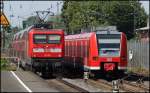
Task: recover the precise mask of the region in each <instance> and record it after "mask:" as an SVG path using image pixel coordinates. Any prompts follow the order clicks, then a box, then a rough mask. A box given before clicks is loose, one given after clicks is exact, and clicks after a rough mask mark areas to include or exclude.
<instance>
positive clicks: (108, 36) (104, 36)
mask: <svg viewBox="0 0 150 93" xmlns="http://www.w3.org/2000/svg"><path fill="white" fill-rule="evenodd" d="M97 37H98V38H100V39H120V37H121V34H97Z"/></svg>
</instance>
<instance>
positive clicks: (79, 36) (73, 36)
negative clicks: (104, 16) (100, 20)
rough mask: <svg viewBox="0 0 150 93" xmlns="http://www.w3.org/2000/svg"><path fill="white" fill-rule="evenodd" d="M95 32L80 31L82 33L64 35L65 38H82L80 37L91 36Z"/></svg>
mask: <svg viewBox="0 0 150 93" xmlns="http://www.w3.org/2000/svg"><path fill="white" fill-rule="evenodd" d="M94 33H95V32H91V33H82V34H76V35H68V36H65V39H82V38H89V37H91V35H92V34H94Z"/></svg>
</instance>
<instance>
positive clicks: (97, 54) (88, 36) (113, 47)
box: [65, 31, 127, 72]
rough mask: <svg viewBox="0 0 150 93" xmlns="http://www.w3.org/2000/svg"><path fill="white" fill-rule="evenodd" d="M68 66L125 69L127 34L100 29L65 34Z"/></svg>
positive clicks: (87, 68)
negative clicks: (98, 30)
mask: <svg viewBox="0 0 150 93" xmlns="http://www.w3.org/2000/svg"><path fill="white" fill-rule="evenodd" d="M65 64H66V66H67V68H69V66H71V65H72V66H73V68H77V69H80V68H83V70H84V71H91V72H92V71H97V70H102V71H106V72H107V71H116V70H118V71H119V70H120V71H125V70H126V68H127V39H126V35H125V34H124V33H122V32H117V31H110V32H109V31H100V32H91V33H83V34H77V35H68V36H65Z"/></svg>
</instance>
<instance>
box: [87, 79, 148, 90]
mask: <svg viewBox="0 0 150 93" xmlns="http://www.w3.org/2000/svg"><path fill="white" fill-rule="evenodd" d="M88 83H90V84H92V85H94V86H95V87H98V88H101V89H105V90H106V89H107V90H108V91H113V90H114V89H113V85H112V82H108V81H106V80H103V79H98V80H91V79H89V80H88ZM118 91H120V92H149V87H146V86H145V85H140V84H134V83H131V82H129V81H127V80H122V81H119V80H118Z"/></svg>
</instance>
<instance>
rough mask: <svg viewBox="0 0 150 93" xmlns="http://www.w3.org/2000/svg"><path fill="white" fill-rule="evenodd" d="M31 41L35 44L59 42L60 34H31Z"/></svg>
mask: <svg viewBox="0 0 150 93" xmlns="http://www.w3.org/2000/svg"><path fill="white" fill-rule="evenodd" d="M33 38H34V39H33V41H34V43H36V44H56V43H60V39H61V36H60V35H56V34H50V35H44V34H41V35H40V34H36V35H34V36H33Z"/></svg>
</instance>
